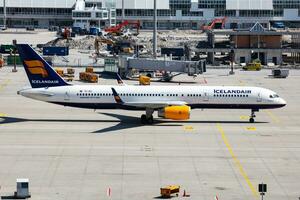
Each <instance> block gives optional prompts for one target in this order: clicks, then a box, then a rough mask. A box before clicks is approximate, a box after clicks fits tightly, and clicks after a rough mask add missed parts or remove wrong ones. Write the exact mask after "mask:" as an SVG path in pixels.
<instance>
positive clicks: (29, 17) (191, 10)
mask: <svg viewBox="0 0 300 200" xmlns="http://www.w3.org/2000/svg"><path fill="white" fill-rule="evenodd" d="M82 2H84V4H85V6H80V5H79V4H81V5H82ZM157 2H158V21H159V22H158V26H159V28H160V29H174V28H180V29H199V27H200V26H201V24H203V23H207V22H209V21H211V20H212V19H214V18H221V17H227V23H226V26H227V27H228V28H229V27H241V28H243V27H249V26H251V25H253V24H255V23H256V22H260V23H261V24H265V25H268V24H269V23H270V22H273V21H283V22H285V24H286V25H287V26H289V27H300V11H299V10H300V0H158V1H157ZM6 7H7V9H6V10H7V24H8V26H9V27H26V26H29V25H31V26H35V27H41V28H47V27H49V26H71V25H73V24H74V23H75V24H76V23H86V24H91V25H99V26H109V25H114V24H115V23H116V21H120V20H121V19H123V18H124V19H128V20H140V21H141V24H142V28H146V29H147V28H151V27H152V26H153V22H152V20H153V0H124V10H123V9H122V7H123V6H122V0H85V1H84V0H77V1H76V0H52V1H49V0H6ZM123 11H124V16H123V15H122V13H123ZM3 13H4V9H3V0H1V1H0V24H3V16H4V14H3ZM97 13H98V14H97Z"/></svg>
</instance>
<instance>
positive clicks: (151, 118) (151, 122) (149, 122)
mask: <svg viewBox="0 0 300 200" xmlns="http://www.w3.org/2000/svg"><path fill="white" fill-rule="evenodd" d="M147 121H148V124H153V122H154V120H153V116H151V117H150V118H149V119H148V120H147Z"/></svg>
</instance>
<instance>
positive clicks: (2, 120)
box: [0, 113, 268, 134]
mask: <svg viewBox="0 0 300 200" xmlns="http://www.w3.org/2000/svg"><path fill="white" fill-rule="evenodd" d="M98 114H102V115H106V116H109V117H113V118H115V119H111V120H109V119H108V120H81V119H78V120H75V119H25V118H15V117H0V125H1V124H14V123H22V122H45V123H53V122H58V123H117V124H116V125H114V126H111V127H107V128H104V129H100V130H97V131H94V132H92V133H96V134H102V133H109V132H114V131H121V130H126V129H132V128H138V127H146V126H157V127H182V126H184V125H186V124H216V123H221V124H249V122H248V121H207V120H206V121H198V120H190V121H171V120H160V119H156V120H154V123H153V124H152V125H144V124H141V123H140V118H138V117H131V116H126V115H121V114H114V113H98ZM263 123H268V122H255V124H263Z"/></svg>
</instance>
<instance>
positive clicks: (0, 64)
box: [0, 54, 4, 68]
mask: <svg viewBox="0 0 300 200" xmlns="http://www.w3.org/2000/svg"><path fill="white" fill-rule="evenodd" d="M3 66H4V59H3V56H2V54H0V68H2V67H3Z"/></svg>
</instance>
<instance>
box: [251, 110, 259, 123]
mask: <svg viewBox="0 0 300 200" xmlns="http://www.w3.org/2000/svg"><path fill="white" fill-rule="evenodd" d="M255 112H259V110H258V109H252V110H251V115H250V118H249V122H250V123H254V122H255V119H254V118H255V117H256V115H255Z"/></svg>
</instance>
